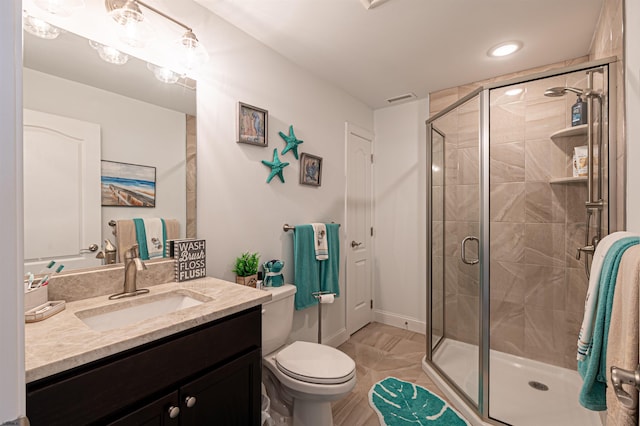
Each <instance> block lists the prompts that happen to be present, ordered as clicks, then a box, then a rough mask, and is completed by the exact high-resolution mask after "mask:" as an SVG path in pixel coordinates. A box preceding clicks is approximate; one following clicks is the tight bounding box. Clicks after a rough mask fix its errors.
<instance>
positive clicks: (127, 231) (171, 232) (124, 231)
mask: <svg viewBox="0 0 640 426" xmlns="http://www.w3.org/2000/svg"><path fill="white" fill-rule="evenodd" d="M138 220H140V221H142V219H138ZM158 220H160V219H158ZM163 220H164V224H165V230H166V238H165V240H164V241H165V243H166V240H174V239H176V238H180V222H178V220H177V219H163ZM142 225H143V226H144V222H142ZM115 234H116V242H117V249H118V253H117V255H118V256H117V259H118V262H124V258H123V257H122V255H121V253H124V252H125V251H126V250H128V249H130V248H131V246H133V245H134V244H138V245H139V247H140V248H142V247H141V246H142V245H141V244H140V242H139V241H138V238H137V233H136V225H135V222H134V221H133V220H132V219H125V220H117V221H116V230H115ZM146 240H147V238H146V232H145V236H144V241H146ZM152 244H153V242H152ZM147 255H148V252H147ZM140 256H141V257H142V251H140ZM159 257H164V252H163V253H162V255H161V256H159Z"/></svg>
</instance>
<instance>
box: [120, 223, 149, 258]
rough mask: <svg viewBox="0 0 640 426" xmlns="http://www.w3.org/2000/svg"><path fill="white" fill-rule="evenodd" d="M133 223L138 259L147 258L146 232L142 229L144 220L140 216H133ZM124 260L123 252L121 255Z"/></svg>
mask: <svg viewBox="0 0 640 426" xmlns="http://www.w3.org/2000/svg"><path fill="white" fill-rule="evenodd" d="M133 223H134V224H135V225H136V240H138V253H139V254H140V259H142V260H148V259H149V249H148V248H147V232H146V231H145V229H144V220H142V219H140V218H134V219H133ZM122 256H123V257H122V259H123V261H124V254H123V255H122Z"/></svg>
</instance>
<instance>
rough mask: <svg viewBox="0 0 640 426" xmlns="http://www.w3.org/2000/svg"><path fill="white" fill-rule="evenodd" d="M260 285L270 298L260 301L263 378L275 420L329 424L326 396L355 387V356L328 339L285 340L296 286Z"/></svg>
mask: <svg viewBox="0 0 640 426" xmlns="http://www.w3.org/2000/svg"><path fill="white" fill-rule="evenodd" d="M264 290H266V291H269V292H271V295H272V299H271V301H270V302H267V303H264V304H263V305H262V355H263V357H262V378H263V383H264V384H265V387H266V389H267V395H268V396H269V398H270V399H271V409H272V411H276V412H277V413H278V414H279V415H280V417H281V420H280V421H278V420H277V419H276V424H293V426H330V425H333V415H332V412H331V402H333V401H337V400H339V399H341V398H343V397H345V396H346V395H347V394H348V393H349V392H351V390H352V389H353V388H354V386H355V384H356V364H355V362H354V361H353V360H352V359H351V358H350V357H349V356H348V355H346V354H345V353H344V352H341V351H339V350H337V349H335V348H332V347H331V346H327V345H321V344H318V343H311V342H301V341H298V342H293V343H291V344H288V345H285V342H286V341H287V337H288V336H289V333H290V332H291V327H292V325H293V310H294V309H293V299H294V295H295V293H296V287H295V286H293V285H291V284H284V285H282V286H281V287H264ZM274 417H275V416H274ZM285 419H286V421H285Z"/></svg>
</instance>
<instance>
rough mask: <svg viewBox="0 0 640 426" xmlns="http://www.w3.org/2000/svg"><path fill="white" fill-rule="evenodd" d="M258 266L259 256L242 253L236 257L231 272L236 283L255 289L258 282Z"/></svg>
mask: <svg viewBox="0 0 640 426" xmlns="http://www.w3.org/2000/svg"><path fill="white" fill-rule="evenodd" d="M259 265H260V255H259V254H258V253H249V252H246V253H242V255H240V257H236V263H235V266H234V267H233V272H235V274H236V283H238V284H242V285H246V286H249V287H255V286H256V283H257V282H258V266H259Z"/></svg>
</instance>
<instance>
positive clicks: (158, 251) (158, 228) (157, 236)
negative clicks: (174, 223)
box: [142, 218, 164, 259]
mask: <svg viewBox="0 0 640 426" xmlns="http://www.w3.org/2000/svg"><path fill="white" fill-rule="evenodd" d="M142 220H143V221H144V230H145V233H146V234H147V250H148V252H149V259H155V258H157V257H163V256H164V238H163V235H162V220H161V219H160V218H150V219H142Z"/></svg>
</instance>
